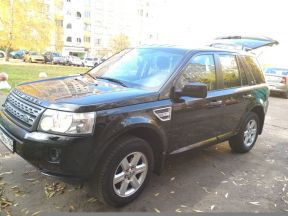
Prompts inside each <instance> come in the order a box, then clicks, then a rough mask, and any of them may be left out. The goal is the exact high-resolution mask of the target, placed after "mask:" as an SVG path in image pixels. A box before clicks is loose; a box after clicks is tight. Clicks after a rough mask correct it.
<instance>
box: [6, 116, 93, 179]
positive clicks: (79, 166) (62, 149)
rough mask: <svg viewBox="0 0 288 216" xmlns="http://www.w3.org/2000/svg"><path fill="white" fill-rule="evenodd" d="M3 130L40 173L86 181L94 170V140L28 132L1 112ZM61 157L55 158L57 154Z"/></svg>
mask: <svg viewBox="0 0 288 216" xmlns="http://www.w3.org/2000/svg"><path fill="white" fill-rule="evenodd" d="M0 129H1V130H2V131H3V132H4V133H6V135H8V136H9V137H10V138H12V139H13V140H14V151H15V152H16V153H17V154H18V155H20V156H21V157H23V158H24V159H25V160H27V161H28V162H30V163H31V164H33V165H34V166H36V167H38V168H39V169H40V170H41V172H43V173H46V174H49V175H56V176H59V177H75V178H85V177H88V176H89V175H91V174H92V173H93V171H94V166H93V163H92V162H91V159H93V160H95V158H93V153H95V152H94V147H95V142H94V140H95V139H94V137H93V136H89V137H87V136H85V137H72V136H62V135H54V134H47V133H43V132H38V131H35V132H28V131H26V130H24V129H23V128H21V127H19V126H17V125H16V124H14V123H13V122H12V121H11V120H10V119H9V118H8V117H7V116H6V115H5V114H4V113H3V112H0ZM56 150H57V152H58V155H56V156H58V158H56V159H57V160H52V159H55V151H56ZM53 156H54V158H53Z"/></svg>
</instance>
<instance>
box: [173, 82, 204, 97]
mask: <svg viewBox="0 0 288 216" xmlns="http://www.w3.org/2000/svg"><path fill="white" fill-rule="evenodd" d="M207 93H208V87H207V85H206V84H204V83H200V82H193V83H188V84H186V85H185V86H184V87H183V89H182V91H180V92H177V95H179V96H188V97H196V98H206V97H207Z"/></svg>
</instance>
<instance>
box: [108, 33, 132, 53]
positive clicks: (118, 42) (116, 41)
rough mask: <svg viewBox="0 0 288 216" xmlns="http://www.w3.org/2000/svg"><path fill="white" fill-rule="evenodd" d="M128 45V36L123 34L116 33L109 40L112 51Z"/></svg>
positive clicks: (114, 51)
mask: <svg viewBox="0 0 288 216" xmlns="http://www.w3.org/2000/svg"><path fill="white" fill-rule="evenodd" d="M129 45H130V43H129V38H128V36H126V35H124V34H119V35H116V36H114V37H113V38H112V40H111V50H112V52H113V53H117V52H120V51H121V50H123V49H126V48H128V47H129Z"/></svg>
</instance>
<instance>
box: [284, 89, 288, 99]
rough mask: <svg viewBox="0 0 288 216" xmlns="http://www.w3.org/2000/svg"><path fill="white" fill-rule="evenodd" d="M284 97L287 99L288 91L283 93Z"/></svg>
mask: <svg viewBox="0 0 288 216" xmlns="http://www.w3.org/2000/svg"><path fill="white" fill-rule="evenodd" d="M284 98H285V99H288V91H287V92H285V93H284Z"/></svg>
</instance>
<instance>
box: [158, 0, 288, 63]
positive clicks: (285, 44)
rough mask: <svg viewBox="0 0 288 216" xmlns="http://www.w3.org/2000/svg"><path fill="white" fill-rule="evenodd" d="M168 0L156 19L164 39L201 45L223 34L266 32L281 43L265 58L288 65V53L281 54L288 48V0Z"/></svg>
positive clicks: (167, 41)
mask: <svg viewBox="0 0 288 216" xmlns="http://www.w3.org/2000/svg"><path fill="white" fill-rule="evenodd" d="M166 1H167V4H166V7H165V8H163V10H161V12H160V14H159V19H158V20H159V22H157V23H158V25H159V28H161V31H160V32H161V35H160V36H161V40H163V42H165V43H179V44H180V43H190V44H192V45H198V44H203V43H206V42H208V41H211V39H213V38H215V37H217V36H221V35H235V34H236V35H252V36H255V35H263V36H268V37H272V38H273V39H276V40H278V41H279V42H280V45H279V46H278V47H272V48H271V49H269V50H267V49H266V50H267V51H265V53H264V54H263V56H262V59H263V60H262V61H265V62H264V63H269V64H281V65H287V66H288V58H287V57H286V56H287V54H286V53H285V55H286V56H285V57H286V58H287V60H285V58H284V56H282V55H283V54H284V50H286V52H287V51H288V23H287V21H288V1H285V0H238V1H236V0H166ZM267 59H268V60H267ZM266 61H270V62H266ZM286 61H287V64H286Z"/></svg>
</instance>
